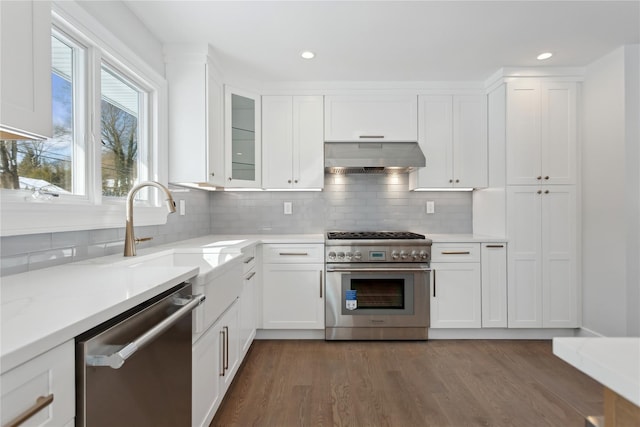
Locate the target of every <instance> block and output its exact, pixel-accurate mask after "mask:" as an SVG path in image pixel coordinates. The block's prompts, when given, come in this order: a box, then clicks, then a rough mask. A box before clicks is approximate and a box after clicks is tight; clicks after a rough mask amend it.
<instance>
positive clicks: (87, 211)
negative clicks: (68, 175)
mask: <svg viewBox="0 0 640 427" xmlns="http://www.w3.org/2000/svg"><path fill="white" fill-rule="evenodd" d="M1 215H2V217H1V221H0V236H16V235H22V234H38V233H55V232H64V231H80V230H94V229H102V228H124V226H125V204H124V201H122V203H112V204H104V205H92V204H89V203H87V202H84V203H81V202H77V201H69V202H67V201H63V200H55V201H34V202H25V201H15V200H7V198H4V197H3V198H2V209H1ZM167 215H168V212H167V209H166V208H165V207H164V206H159V207H148V206H135V208H134V221H135V226H136V227H138V226H145V225H161V224H166V223H167Z"/></svg>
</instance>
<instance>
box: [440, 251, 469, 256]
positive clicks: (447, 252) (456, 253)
mask: <svg viewBox="0 0 640 427" xmlns="http://www.w3.org/2000/svg"><path fill="white" fill-rule="evenodd" d="M470 254H471V252H469V251H442V255H470Z"/></svg>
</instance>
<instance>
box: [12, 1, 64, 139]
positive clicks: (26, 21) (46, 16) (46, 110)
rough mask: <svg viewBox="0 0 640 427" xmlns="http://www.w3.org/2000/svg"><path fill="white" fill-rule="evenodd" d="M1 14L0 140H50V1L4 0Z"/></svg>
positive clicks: (51, 130) (51, 129) (51, 128)
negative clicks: (19, 138) (26, 138)
mask: <svg viewBox="0 0 640 427" xmlns="http://www.w3.org/2000/svg"><path fill="white" fill-rule="evenodd" d="M0 16H1V25H0V32H1V33H0V55H1V59H0V64H1V69H0V85H1V87H0V94H1V95H0V96H1V97H2V98H1V100H2V105H1V106H0V137H1V138H3V139H15V138H16V135H19V136H22V137H28V138H36V139H41V138H46V137H51V136H52V133H53V127H52V117H51V3H50V2H48V1H3V2H0ZM12 134H13V135H12Z"/></svg>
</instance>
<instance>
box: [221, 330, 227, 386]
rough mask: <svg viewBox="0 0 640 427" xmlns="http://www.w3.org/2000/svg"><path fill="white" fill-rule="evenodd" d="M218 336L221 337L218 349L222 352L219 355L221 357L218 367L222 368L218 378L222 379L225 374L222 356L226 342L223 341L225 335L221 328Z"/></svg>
mask: <svg viewBox="0 0 640 427" xmlns="http://www.w3.org/2000/svg"><path fill="white" fill-rule="evenodd" d="M220 335H222V338H221V339H220V349H221V350H222V354H221V355H220V356H221V357H220V367H221V368H222V372H220V376H221V377H224V372H225V369H224V355H225V342H226V340H225V336H226V333H225V329H224V328H222V329H221V330H220Z"/></svg>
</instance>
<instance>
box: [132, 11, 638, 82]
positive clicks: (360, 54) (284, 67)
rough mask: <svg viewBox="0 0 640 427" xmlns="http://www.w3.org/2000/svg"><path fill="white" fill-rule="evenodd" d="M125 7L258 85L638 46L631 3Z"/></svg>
mask: <svg viewBox="0 0 640 427" xmlns="http://www.w3.org/2000/svg"><path fill="white" fill-rule="evenodd" d="M125 4H126V5H127V6H128V7H129V8H130V9H131V10H132V11H133V12H134V13H135V14H136V15H137V16H138V17H139V19H140V20H142V22H143V23H144V24H145V25H146V26H147V27H148V28H149V30H150V31H151V32H152V33H153V34H154V35H155V36H156V37H157V38H158V39H159V40H160V41H161V42H163V43H168V42H174V43H175V42H198V43H202V42H208V43H209V44H210V45H211V46H212V47H213V49H214V51H215V52H216V53H217V55H218V57H219V59H220V62H221V63H222V65H223V67H224V69H225V70H226V71H229V70H232V71H233V73H235V74H236V75H237V76H238V77H240V78H251V79H256V80H259V81H452V80H456V81H478V80H485V79H486V78H488V77H489V76H490V75H491V74H493V73H494V72H495V71H497V70H498V69H499V68H500V67H531V66H541V64H542V63H541V62H540V61H537V60H536V58H535V57H536V56H537V55H538V54H539V53H541V52H545V51H550V52H553V53H554V56H553V58H551V59H550V60H547V61H544V63H543V64H542V65H544V66H572V67H573V66H579V67H581V66H585V65H587V64H589V63H591V62H593V61H594V60H596V59H598V58H599V57H601V56H603V55H605V54H606V53H608V52H610V51H612V50H614V49H615V48H616V47H618V46H621V45H623V44H630V43H639V42H640V7H639V6H640V0H634V1H569V0H567V1H253V2H251V1H131V0H125ZM305 49H309V50H312V51H314V52H315V53H316V58H315V59H313V60H303V59H301V58H300V56H299V54H300V52H301V51H302V50H305Z"/></svg>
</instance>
